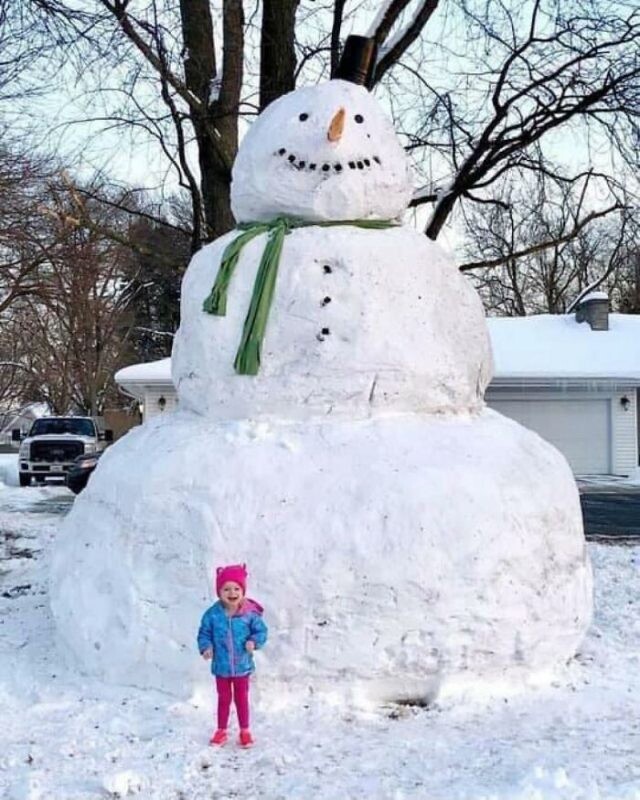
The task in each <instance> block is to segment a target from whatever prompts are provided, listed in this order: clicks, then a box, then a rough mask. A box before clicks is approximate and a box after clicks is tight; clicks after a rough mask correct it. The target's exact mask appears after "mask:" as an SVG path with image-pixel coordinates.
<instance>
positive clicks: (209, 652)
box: [202, 647, 213, 661]
mask: <svg viewBox="0 0 640 800" xmlns="http://www.w3.org/2000/svg"><path fill="white" fill-rule="evenodd" d="M202 657H203V658H204V660H205V661H211V659H212V658H213V647H207V649H206V650H203V651H202Z"/></svg>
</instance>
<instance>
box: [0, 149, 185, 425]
mask: <svg viewBox="0 0 640 800" xmlns="http://www.w3.org/2000/svg"><path fill="white" fill-rule="evenodd" d="M10 163H11V165H12V168H13V173H12V174H14V173H15V175H16V176H19V175H23V176H26V177H27V178H28V179H25V180H18V179H16V180H14V181H12V182H11V184H10V186H9V191H8V192H6V193H5V194H4V195H2V200H0V206H1V207H0V221H2V226H1V230H0V233H1V235H2V237H3V239H2V243H3V247H2V248H1V250H0V253H2V257H3V260H2V262H0V281H1V283H0V286H1V287H2V295H0V298H1V299H2V307H1V308H0V320H1V321H2V329H3V343H2V350H1V352H0V401H2V403H3V404H13V403H15V402H21V401H27V400H28V401H32V400H41V401H44V402H46V403H47V404H48V405H49V407H50V408H51V409H52V410H53V411H54V412H57V413H68V412H70V411H81V412H83V413H89V414H94V415H95V414H100V413H101V412H102V410H103V408H104V406H105V403H106V402H107V400H109V399H111V401H113V398H114V395H115V388H114V382H113V375H114V372H115V371H116V370H117V369H118V368H119V367H121V366H124V365H125V364H127V363H131V361H135V360H143V359H145V358H147V357H160V356H161V355H166V354H168V352H169V350H170V344H171V339H170V337H169V338H167V337H166V336H164V337H159V336H157V335H156V334H157V333H158V332H159V331H163V332H165V333H166V332H173V331H174V330H175V328H176V327H177V308H178V303H177V293H178V289H179V281H180V278H181V275H182V272H183V270H184V268H185V265H186V262H187V260H188V241H189V240H188V236H186V235H185V234H184V233H182V232H181V230H180V228H179V227H178V226H177V225H174V224H172V223H170V222H167V223H166V224H165V225H164V226H162V225H160V224H159V223H157V222H155V221H149V220H148V219H147V218H146V217H145V213H146V212H145V210H144V208H143V207H142V205H141V204H140V201H139V199H138V200H136V203H137V205H136V206H135V211H136V213H135V214H134V213H133V210H134V200H133V198H132V196H131V193H118V194H114V193H113V191H110V190H108V189H106V188H105V187H103V186H101V185H100V184H99V183H93V184H92V185H87V184H80V183H74V181H73V180H72V179H71V177H70V176H69V175H68V173H66V172H65V171H63V170H60V169H59V168H58V169H54V168H53V167H52V165H51V163H49V164H48V171H46V172H45V171H44V170H43V171H41V172H39V173H37V174H33V175H32V173H31V172H30V171H29V170H30V162H29V161H28V160H25V159H24V158H22V157H20V156H14V157H12V159H10ZM125 207H126V209H127V210H124V208H125ZM149 341H150V342H151V343H152V348H151V349H149V346H148V344H147V342H149Z"/></svg>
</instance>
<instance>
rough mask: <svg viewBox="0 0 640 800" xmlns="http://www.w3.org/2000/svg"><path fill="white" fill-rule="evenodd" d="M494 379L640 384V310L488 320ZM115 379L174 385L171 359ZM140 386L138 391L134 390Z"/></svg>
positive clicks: (129, 383) (121, 373)
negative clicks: (595, 318)
mask: <svg viewBox="0 0 640 800" xmlns="http://www.w3.org/2000/svg"><path fill="white" fill-rule="evenodd" d="M487 323H488V325H489V332H490V335H491V342H492V345H493V355H494V361H495V373H494V383H498V384H499V383H501V382H505V383H506V382H509V381H520V382H528V381H551V380H569V381H570V380H606V381H613V380H617V381H627V382H629V383H638V384H640V315H638V316H635V315H632V314H610V315H609V330H608V331H593V330H591V328H590V327H589V324H588V323H587V322H576V319H575V316H574V315H573V314H539V315H536V316H530V317H489V318H488V319H487ZM115 378H116V381H117V382H118V383H119V384H120V385H121V386H124V387H125V388H126V389H129V390H130V391H132V392H133V393H134V394H139V389H140V387H141V386H142V385H145V386H147V385H158V386H166V385H170V384H171V359H170V358H163V359H161V360H160V361H151V362H148V363H146V364H133V365H132V366H130V367H125V368H124V369H121V370H119V372H117V373H116V376H115ZM136 389H137V390H138V391H136Z"/></svg>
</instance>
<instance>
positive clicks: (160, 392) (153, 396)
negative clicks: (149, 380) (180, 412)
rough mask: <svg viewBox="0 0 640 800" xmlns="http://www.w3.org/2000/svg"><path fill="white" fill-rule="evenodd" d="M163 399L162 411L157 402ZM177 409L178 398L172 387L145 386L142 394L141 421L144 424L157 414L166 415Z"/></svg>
mask: <svg viewBox="0 0 640 800" xmlns="http://www.w3.org/2000/svg"><path fill="white" fill-rule="evenodd" d="M161 397H164V399H165V400H166V403H165V406H164V409H162V408H161V407H160V406H159V405H158V400H159V399H160V398H161ZM177 407H178V396H177V395H176V390H175V389H174V388H173V386H167V387H163V386H153V387H151V386H147V387H146V389H145V393H144V415H143V419H144V421H145V422H146V421H147V420H149V419H153V417H157V416H158V414H166V413H167V412H168V411H175V409H176V408H177Z"/></svg>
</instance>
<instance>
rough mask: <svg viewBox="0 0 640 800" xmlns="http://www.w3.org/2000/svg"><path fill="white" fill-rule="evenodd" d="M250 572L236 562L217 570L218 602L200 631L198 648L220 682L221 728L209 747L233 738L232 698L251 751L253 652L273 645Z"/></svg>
mask: <svg viewBox="0 0 640 800" xmlns="http://www.w3.org/2000/svg"><path fill="white" fill-rule="evenodd" d="M246 591H247V569H246V565H245V564H232V565H231V566H228V567H218V569H217V570H216V594H217V595H218V598H219V600H218V602H217V603H214V605H212V606H211V608H208V609H207V610H206V611H205V613H204V615H203V617H202V621H201V623H200V629H199V631H198V649H199V650H200V654H201V655H202V657H203V658H204V659H205V660H206V661H211V672H212V674H213V675H215V678H216V690H217V692H218V728H217V730H216V731H215V732H214V734H213V736H212V737H211V739H210V741H209V744H213V745H218V746H219V745H223V744H225V742H226V741H227V740H228V738H229V737H228V736H227V724H228V722H229V711H230V709H231V697H232V696H233V701H234V703H235V707H236V712H237V714H238V723H239V725H240V737H239V739H238V743H239V744H240V746H241V747H251V745H252V744H253V738H252V736H251V731H250V730H249V676H250V675H251V673H252V672H253V671H254V669H255V665H254V663H253V651H254V650H256V649H257V648H259V647H262V646H263V645H264V643H265V642H266V641H267V626H266V625H265V624H264V622H263V621H262V606H261V605H259V604H258V603H256V602H255V601H254V600H249V599H248V598H245V593H246Z"/></svg>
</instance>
